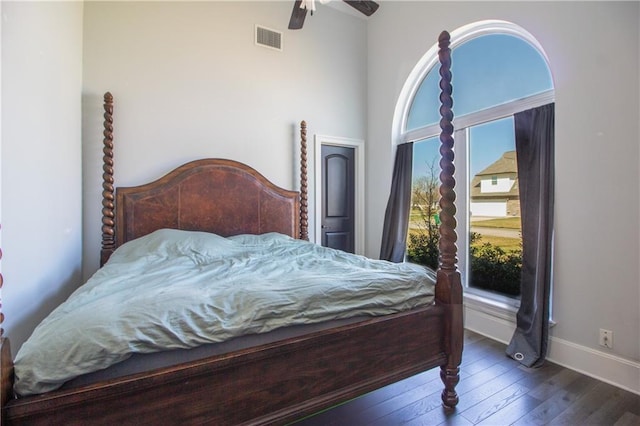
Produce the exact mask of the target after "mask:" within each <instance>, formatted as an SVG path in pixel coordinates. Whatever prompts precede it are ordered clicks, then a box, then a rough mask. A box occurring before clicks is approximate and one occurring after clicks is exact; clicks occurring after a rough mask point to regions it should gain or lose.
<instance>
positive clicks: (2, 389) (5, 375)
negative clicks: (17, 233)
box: [0, 249, 13, 416]
mask: <svg viewBox="0 0 640 426" xmlns="http://www.w3.org/2000/svg"><path fill="white" fill-rule="evenodd" d="M0 259H2V250H1V249H0ZM3 283H4V279H3V277H2V274H1V273H0V289H2V285H3ZM0 296H1V295H0ZM3 322H4V313H3V312H2V297H0V407H3V406H4V405H5V404H6V403H7V401H9V399H11V398H12V397H13V389H12V386H13V359H12V357H11V345H10V344H9V339H8V338H6V337H4V329H3V328H2V323H3ZM0 416H1V415H0Z"/></svg>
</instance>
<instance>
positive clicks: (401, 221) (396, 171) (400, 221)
mask: <svg viewBox="0 0 640 426" xmlns="http://www.w3.org/2000/svg"><path fill="white" fill-rule="evenodd" d="M412 167H413V142H408V143H403V144H400V145H398V148H397V150H396V161H395V164H394V166H393V179H392V181H391V194H389V201H388V202H387V210H386V211H385V214H384V228H383V229H382V246H381V248H380V259H383V260H390V261H391V262H396V263H398V262H402V261H404V253H405V251H406V248H407V231H408V229H409V210H410V207H411V177H412V176H411V175H412Z"/></svg>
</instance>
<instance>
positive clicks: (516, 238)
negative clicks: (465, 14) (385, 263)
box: [398, 21, 554, 301]
mask: <svg viewBox="0 0 640 426" xmlns="http://www.w3.org/2000/svg"><path fill="white" fill-rule="evenodd" d="M451 40H452V44H451V49H452V66H451V70H452V75H453V79H452V84H453V101H454V104H453V111H454V128H455V134H454V139H455V145H454V152H455V157H456V158H455V165H456V192H457V194H458V198H457V200H458V202H457V207H458V213H457V220H458V247H459V259H460V270H461V273H462V278H463V282H464V283H465V286H466V287H467V293H471V294H474V293H475V294H480V295H481V296H483V297H490V298H494V299H498V300H503V301H504V300H514V299H517V297H518V295H519V291H520V290H519V282H520V279H519V273H520V270H519V268H520V265H521V259H522V257H521V247H522V239H521V234H520V227H521V224H520V205H519V192H518V173H517V163H516V161H517V156H516V149H515V137H514V128H513V115H514V114H516V113H518V112H520V111H524V110H527V109H530V108H534V107H537V106H540V105H544V104H547V103H550V102H553V97H554V91H553V82H552V78H551V75H550V72H549V67H548V65H547V60H546V57H545V56H544V52H543V50H542V49H541V47H540V46H539V44H538V43H537V41H536V40H535V38H534V37H533V36H531V35H530V34H529V33H528V32H526V31H524V30H523V29H522V28H520V27H518V26H516V25H514V24H510V23H506V22H502V21H486V22H483V23H478V24H475V25H470V26H467V27H465V28H462V29H460V30H459V31H457V32H454V33H452V37H451ZM429 55H431V56H433V57H432V58H429V57H426V58H423V61H422V69H421V70H419V72H417V73H414V77H413V78H415V79H416V80H417V81H416V82H415V83H413V84H411V82H408V83H409V86H413V87H415V89H414V90H413V93H411V94H410V95H409V96H408V97H407V105H406V106H405V108H404V109H403V111H406V112H405V114H404V117H403V119H402V120H401V122H402V124H403V125H402V126H400V135H399V138H398V140H399V142H400V143H402V142H414V162H413V164H414V165H413V198H412V211H411V220H410V229H409V236H408V241H407V245H408V246H407V257H408V260H409V261H413V262H418V263H422V264H426V265H429V266H433V267H435V266H436V265H437V235H434V233H437V224H438V215H437V205H436V204H434V202H437V199H438V196H437V183H438V182H437V181H438V175H439V173H440V170H439V169H438V158H439V153H438V150H439V140H438V135H439V133H440V128H439V125H438V122H439V119H440V117H439V112H438V108H439V101H438V99H439V93H440V89H439V79H440V76H439V69H438V64H437V51H436V49H435V48H432V49H431V50H430V51H429V52H428V53H427V55H425V56H429ZM410 78H412V77H410ZM519 262H520V263H519Z"/></svg>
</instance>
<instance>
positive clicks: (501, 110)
mask: <svg viewBox="0 0 640 426" xmlns="http://www.w3.org/2000/svg"><path fill="white" fill-rule="evenodd" d="M489 34H508V35H512V36H515V37H518V38H520V39H522V40H524V41H526V42H528V43H529V44H531V45H532V46H533V47H534V48H535V49H536V50H537V51H538V53H539V54H540V55H541V56H542V58H543V59H544V61H545V62H546V64H547V68H548V69H549V70H551V67H550V63H549V58H548V56H547V54H546V52H545V51H544V49H543V48H542V45H541V44H540V43H539V42H538V41H537V39H536V38H535V37H534V36H533V35H532V34H531V33H529V32H528V31H526V30H525V29H524V28H522V27H520V26H519V25H517V24H513V23H511V22H507V21H500V20H486V21H480V22H475V23H472V24H468V25H465V26H462V27H460V28H458V29H457V30H455V31H453V32H452V33H451V40H452V42H451V44H450V46H449V47H450V48H451V49H452V50H453V49H454V48H455V47H456V46H458V45H460V44H462V43H465V42H467V41H469V40H471V39H473V38H476V37H480V36H482V35H489ZM437 52H438V45H437V44H434V45H433V46H432V47H431V48H430V49H429V50H428V51H427V52H426V53H425V54H424V55H423V56H422V58H421V59H420V60H419V61H418V63H417V64H416V66H415V67H414V68H413V70H412V71H411V73H410V74H409V75H408V76H407V79H406V80H405V85H404V86H403V88H402V90H401V92H400V95H399V97H398V101H397V103H396V108H395V112H394V116H393V122H392V135H393V144H394V145H398V144H402V143H407V142H416V141H420V140H424V139H429V138H432V137H438V136H439V135H440V132H441V129H440V125H439V123H435V124H433V125H429V126H425V127H421V128H417V129H412V130H410V131H407V128H406V126H407V122H408V118H409V110H410V109H411V105H412V103H413V98H414V97H415V95H416V93H417V91H418V89H419V87H420V85H421V84H422V81H423V80H424V78H425V76H426V75H427V74H428V73H429V72H431V71H432V70H433V68H434V67H435V66H436V65H437V63H438V55H437ZM552 80H553V75H552ZM553 86H554V88H552V89H550V90H548V91H545V92H541V93H538V94H536V95H532V96H528V97H525V98H521V99H516V100H513V101H509V102H506V103H504V104H500V105H496V106H493V107H490V108H486V109H484V110H480V111H476V112H473V113H470V114H466V115H462V116H459V117H456V116H455V115H454V119H453V126H454V129H455V130H454V140H455V141H456V146H457V148H458V149H457V150H456V152H455V159H454V165H455V167H456V171H455V176H454V177H455V179H456V181H458V182H468V179H467V177H468V176H467V175H468V171H467V170H466V169H467V158H468V149H469V148H468V143H467V141H468V140H469V135H468V133H469V128H470V127H472V126H474V125H478V124H483V123H486V122H489V121H494V120H499V119H501V118H506V117H508V116H511V115H514V114H515V113H518V112H521V111H525V110H527V109H531V108H535V107H538V106H541V105H545V104H548V103H551V102H555V84H554V85H553ZM454 96H455V83H454ZM454 113H455V111H454ZM460 145H462V147H463V148H462V149H460ZM454 149H455V148H454ZM460 165H463V166H464V167H460ZM468 186H469V185H468V184H465V185H464V186H458V187H456V192H457V197H458V199H459V200H464V202H465V203H466V204H467V205H466V206H465V208H464V209H458V211H457V213H456V220H457V222H458V224H459V225H458V230H457V231H458V242H459V245H458V247H459V249H460V254H459V262H458V263H459V268H460V270H461V271H464V274H463V285H464V288H465V292H464V300H465V304H466V305H468V306H472V307H474V309H476V310H478V308H479V307H481V310H482V311H483V312H485V313H488V314H490V315H494V316H498V317H500V318H503V319H507V320H510V321H514V322H515V315H514V312H515V311H517V309H518V307H519V305H520V300H519V299H516V298H511V297H509V296H506V295H499V294H493V293H491V292H488V291H484V290H481V289H474V288H473V287H469V286H468V283H467V280H466V276H467V273H466V271H467V269H466V268H467V265H466V263H467V259H468V257H469V247H468V235H469V218H468V217H466V216H468V215H467V212H468V211H469V205H468V204H469V202H470V201H469V194H468V191H469V188H468ZM551 316H552V311H550V317H551ZM551 321H552V320H551ZM552 324H553V321H552Z"/></svg>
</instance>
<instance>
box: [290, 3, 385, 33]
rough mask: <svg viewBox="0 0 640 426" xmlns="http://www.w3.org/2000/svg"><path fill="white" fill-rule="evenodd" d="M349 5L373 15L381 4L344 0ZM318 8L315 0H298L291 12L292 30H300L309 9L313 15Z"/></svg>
mask: <svg viewBox="0 0 640 426" xmlns="http://www.w3.org/2000/svg"><path fill="white" fill-rule="evenodd" d="M319 1H320V3H322V4H324V3H328V2H329V1H330V0H319ZM342 1H344V2H345V3H347V4H348V5H349V6H351V7H353V8H354V9H356V10H357V11H359V12H361V13H363V14H365V15H366V16H371V15H373V13H374V12H375V11H376V10H378V6H379V4H378V3H376V2H375V1H372V0H342ZM315 10H316V4H315V0H296V1H295V3H294V4H293V11H292V12H291V19H290V20H289V29H290V30H299V29H300V28H302V25H303V24H304V18H306V16H307V11H311V15H313V12H314V11H315Z"/></svg>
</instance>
